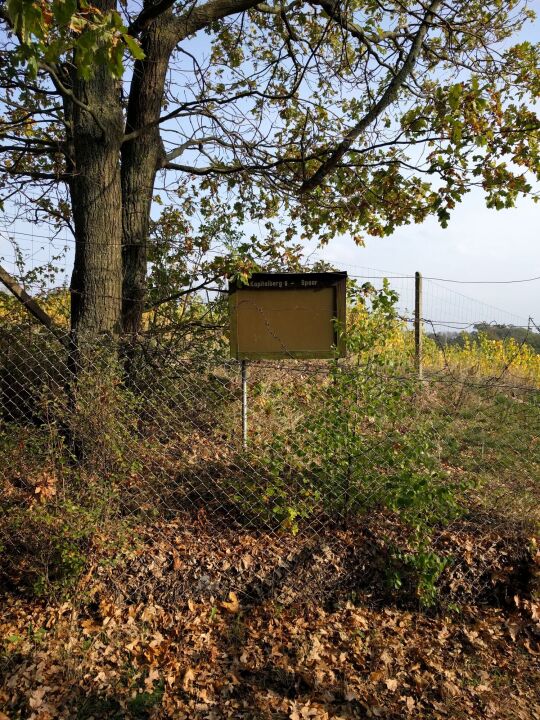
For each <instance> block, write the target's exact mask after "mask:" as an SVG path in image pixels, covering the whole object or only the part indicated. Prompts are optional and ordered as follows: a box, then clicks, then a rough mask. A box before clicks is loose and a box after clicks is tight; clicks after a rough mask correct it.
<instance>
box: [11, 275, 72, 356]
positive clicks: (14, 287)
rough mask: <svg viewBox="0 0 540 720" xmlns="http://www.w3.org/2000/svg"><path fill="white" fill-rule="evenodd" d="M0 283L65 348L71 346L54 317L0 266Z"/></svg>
mask: <svg viewBox="0 0 540 720" xmlns="http://www.w3.org/2000/svg"><path fill="white" fill-rule="evenodd" d="M0 282H2V283H3V284H4V285H5V286H6V287H7V289H8V290H9V292H10V293H11V294H12V295H14V296H15V297H16V298H17V300H18V301H19V302H20V303H21V304H22V305H24V307H25V308H26V309H27V310H28V312H29V313H30V315H32V316H33V317H35V318H36V320H38V321H39V322H40V323H41V324H42V325H43V326H44V327H46V328H47V330H49V331H50V332H51V333H52V334H53V335H54V336H55V338H56V339H57V340H59V341H60V342H61V343H62V345H64V346H65V347H68V346H69V343H68V339H67V335H66V333H65V332H63V331H62V330H61V329H60V328H59V327H58V326H57V325H56V323H55V322H54V320H53V319H52V317H51V316H50V315H49V314H48V313H46V312H45V310H43V308H42V307H41V305H39V304H38V303H37V302H36V301H35V300H34V298H33V297H31V296H30V295H29V294H28V293H27V292H26V290H25V289H24V288H23V287H21V286H20V285H19V283H18V282H17V281H16V280H15V278H14V277H13V276H12V275H10V274H9V273H8V271H7V270H5V269H4V268H3V267H2V266H1V265H0Z"/></svg>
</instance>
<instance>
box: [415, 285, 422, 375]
mask: <svg viewBox="0 0 540 720" xmlns="http://www.w3.org/2000/svg"><path fill="white" fill-rule="evenodd" d="M422 351H423V343H422V273H420V272H416V273H415V274H414V361H415V366H416V372H417V374H418V379H419V380H423V377H424V369H423V366H422V360H423V358H422Z"/></svg>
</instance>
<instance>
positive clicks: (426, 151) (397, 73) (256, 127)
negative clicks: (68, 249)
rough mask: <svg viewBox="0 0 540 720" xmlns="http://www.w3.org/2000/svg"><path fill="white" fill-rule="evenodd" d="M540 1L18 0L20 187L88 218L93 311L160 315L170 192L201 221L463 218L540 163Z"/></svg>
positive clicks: (2, 33)
mask: <svg viewBox="0 0 540 720" xmlns="http://www.w3.org/2000/svg"><path fill="white" fill-rule="evenodd" d="M530 19H531V12H530V11H529V10H528V7H527V3H526V2H525V1H524V0H504V1H503V0H292V1H291V2H283V0H272V1H271V2H268V3H267V2H258V1H257V0H180V1H179V0H176V1H175V0H143V2H142V4H140V3H135V2H131V1H130V0H128V1H127V2H126V1H125V0H124V2H120V3H118V2H116V1H115V0H94V2H88V1H87V0H79V2H77V1H76V0H53V2H44V1H39V0H37V1H34V0H8V2H4V3H1V2H0V28H1V29H0V43H1V45H0V48H1V49H0V59H1V67H0V103H1V108H0V111H1V112H2V115H1V116H0V153H1V154H2V156H3V162H2V165H1V169H0V173H1V174H2V177H3V189H2V196H1V197H0V200H3V201H4V204H9V203H12V204H13V203H15V204H16V205H17V207H18V208H19V209H20V210H22V211H23V212H27V213H28V214H31V215H32V218H33V219H34V220H36V221H44V220H47V219H48V220H49V221H52V222H57V223H66V224H68V225H69V226H70V227H71V228H72V230H73V234H74V239H75V243H76V251H75V260H74V268H73V275H72V281H71V297H72V327H73V329H74V330H76V331H79V332H82V331H91V332H96V331H108V332H113V333H117V332H121V331H124V332H134V331H137V330H138V329H139V328H140V324H141V317H142V312H143V309H144V307H145V302H146V298H147V265H148V240H149V231H150V225H151V217H152V216H151V210H152V206H153V201H155V200H156V194H158V193H159V195H160V196H161V202H165V201H166V202H169V200H171V198H174V202H175V203H176V204H177V206H178V210H177V211H175V212H177V214H176V215H175V217H177V218H180V221H179V223H178V228H179V230H182V228H183V229H184V230H183V231H185V232H189V229H188V230H186V228H188V226H191V230H193V228H194V227H195V226H196V227H199V228H200V227H206V228H210V230H209V232H219V228H220V227H228V228H231V227H233V226H234V225H235V224H236V226H241V225H242V224H245V225H246V226H249V223H250V222H251V221H261V222H263V223H264V232H265V233H267V234H268V237H269V238H270V239H271V238H272V237H276V234H277V233H279V232H283V233H284V237H285V238H286V239H287V238H298V237H318V238H319V239H321V240H322V241H326V240H328V239H329V238H330V237H331V236H332V235H334V234H336V233H341V232H351V233H352V234H353V236H354V237H355V238H356V239H357V241H359V242H361V240H362V235H363V234H364V233H369V234H371V235H380V234H383V233H390V232H392V230H393V229H394V228H395V227H396V226H398V225H400V224H403V223H408V222H420V221H422V220H423V219H424V218H426V217H427V216H428V215H429V214H433V213H435V214H437V215H438V217H439V219H440V221H441V223H442V224H446V222H447V220H448V217H449V212H450V210H451V209H452V208H453V207H454V205H455V204H456V203H457V202H458V201H459V200H460V199H461V198H462V196H463V195H464V194H465V193H466V192H467V191H468V190H469V189H470V188H471V187H473V186H475V185H478V186H481V187H482V188H483V189H484V190H485V193H486V197H487V202H488V205H490V206H493V207H496V208H500V207H504V206H511V205H512V204H513V203H514V202H515V200H516V198H517V197H518V195H519V194H520V193H530V192H531V191H532V188H531V179H533V178H534V177H536V178H537V179H538V177H539V173H540V170H539V150H538V136H539V120H538V116H537V113H536V110H535V108H536V107H537V104H536V103H537V101H538V98H539V95H540V71H539V65H540V63H539V57H540V53H539V46H538V44H534V43H532V42H528V41H525V40H523V35H522V38H521V42H519V43H518V44H515V43H516V40H514V38H515V37H516V36H518V35H519V33H523V28H524V26H525V25H526V23H527V21H528V20H530ZM158 185H159V187H157V186H158ZM164 196H165V200H164V199H163V197H164ZM157 200H158V202H160V200H159V198H158V199H157ZM168 213H169V215H168V217H169V219H170V217H171V214H170V211H168Z"/></svg>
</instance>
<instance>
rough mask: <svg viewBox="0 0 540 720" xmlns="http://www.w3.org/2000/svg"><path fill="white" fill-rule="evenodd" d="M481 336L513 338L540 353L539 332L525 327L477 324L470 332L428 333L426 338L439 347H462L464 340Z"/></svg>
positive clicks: (476, 338) (497, 338)
mask: <svg viewBox="0 0 540 720" xmlns="http://www.w3.org/2000/svg"><path fill="white" fill-rule="evenodd" d="M480 335H483V336H485V337H487V338H489V339H490V340H507V339H508V338H514V340H516V341H517V342H518V343H526V344H527V345H530V346H531V347H532V348H533V349H534V350H535V352H537V353H540V332H537V331H534V332H533V331H532V330H530V329H529V328H525V327H516V326H514V325H492V324H490V323H478V324H477V325H474V330H473V331H472V332H463V331H462V332H458V331H450V332H440V333H439V332H437V333H428V337H431V338H433V340H435V341H436V342H437V343H438V344H439V345H443V346H447V345H459V346H461V347H463V345H464V344H465V339H466V338H467V340H468V341H469V342H470V341H471V340H473V341H477V340H478V339H479V336H480Z"/></svg>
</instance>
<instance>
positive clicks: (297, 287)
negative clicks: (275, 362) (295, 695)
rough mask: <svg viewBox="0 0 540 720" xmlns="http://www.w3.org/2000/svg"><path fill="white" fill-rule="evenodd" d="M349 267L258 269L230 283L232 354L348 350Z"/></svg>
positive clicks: (316, 354) (336, 353)
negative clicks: (345, 269) (245, 278)
mask: <svg viewBox="0 0 540 720" xmlns="http://www.w3.org/2000/svg"><path fill="white" fill-rule="evenodd" d="M346 282H347V273H346V272H323V273H255V274H254V275H252V276H251V277H250V279H249V282H248V284H241V283H238V282H231V283H230V284H229V315H230V331H231V335H230V346H231V357H234V358H238V359H241V360H255V359H260V358H268V359H279V358H292V359H294V358H305V359H306V358H334V357H343V355H344V354H345V342H344V340H345V338H344V328H345V307H346Z"/></svg>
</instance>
